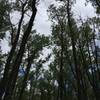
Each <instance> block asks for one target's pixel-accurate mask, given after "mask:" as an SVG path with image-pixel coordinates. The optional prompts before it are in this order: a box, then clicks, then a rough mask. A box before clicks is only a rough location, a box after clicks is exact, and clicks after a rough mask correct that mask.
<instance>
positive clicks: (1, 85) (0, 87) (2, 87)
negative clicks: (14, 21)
mask: <svg viewBox="0 0 100 100" xmlns="http://www.w3.org/2000/svg"><path fill="white" fill-rule="evenodd" d="M25 5H26V2H25V4H23V6H22V15H21V19H20V21H19V25H18V31H17V35H16V37H15V40H14V42H13V45H12V48H11V50H10V53H9V55H8V58H7V61H6V64H5V69H4V75H3V79H2V81H1V83H0V91H2V92H1V95H0V99H1V98H2V96H3V94H4V92H5V90H6V85H7V79H8V76H9V70H10V63H11V61H12V59H13V55H14V53H15V49H16V46H17V43H18V40H19V35H20V30H21V25H22V21H23V18H24V7H25Z"/></svg>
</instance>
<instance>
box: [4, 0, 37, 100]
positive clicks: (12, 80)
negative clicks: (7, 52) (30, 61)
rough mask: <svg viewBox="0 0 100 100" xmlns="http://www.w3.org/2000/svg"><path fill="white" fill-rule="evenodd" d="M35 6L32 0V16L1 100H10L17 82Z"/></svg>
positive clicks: (34, 1) (34, 13)
mask: <svg viewBox="0 0 100 100" xmlns="http://www.w3.org/2000/svg"><path fill="white" fill-rule="evenodd" d="M35 4H36V0H33V2H32V15H31V18H30V21H29V25H28V27H27V29H26V31H25V33H24V35H23V38H22V42H21V45H20V49H19V51H18V54H17V57H16V59H15V62H14V63H13V66H12V68H13V69H12V71H11V74H10V77H9V81H8V84H7V88H6V92H5V96H4V99H3V100H12V98H11V97H12V95H13V91H14V88H15V84H16V81H17V76H18V71H19V67H20V64H21V61H22V57H23V54H24V51H25V45H26V43H27V40H28V37H29V35H30V33H31V29H32V26H33V21H34V19H35V16H36V12H37V9H36V7H35Z"/></svg>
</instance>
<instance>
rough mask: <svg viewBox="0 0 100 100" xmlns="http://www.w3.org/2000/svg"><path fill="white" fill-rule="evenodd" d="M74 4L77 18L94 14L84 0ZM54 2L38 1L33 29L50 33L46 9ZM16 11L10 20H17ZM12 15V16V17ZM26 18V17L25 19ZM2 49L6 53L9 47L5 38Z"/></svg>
mask: <svg viewBox="0 0 100 100" xmlns="http://www.w3.org/2000/svg"><path fill="white" fill-rule="evenodd" d="M76 1H77V2H76V4H75V5H74V7H73V11H74V16H75V17H76V18H78V17H79V16H82V18H83V19H85V18H87V17H93V16H94V15H95V14H94V12H95V10H94V8H93V7H92V6H91V4H88V5H87V6H85V0H76ZM52 3H54V0H40V3H39V5H38V7H37V9H38V12H37V15H36V18H35V24H34V29H36V30H37V32H38V33H41V34H45V35H50V34H51V22H50V20H49V18H48V13H47V9H48V7H49V6H50V4H52ZM17 14H18V12H15V13H14V14H13V15H12V22H13V23H17V22H18V20H19V17H18V16H17ZM13 16H14V17H13ZM26 20H28V18H27V19H26ZM1 45H2V50H3V52H4V53H6V52H7V51H8V50H9V49H10V48H9V47H8V43H7V41H6V39H5V40H3V41H2V42H1Z"/></svg>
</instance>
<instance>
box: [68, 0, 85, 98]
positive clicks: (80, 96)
mask: <svg viewBox="0 0 100 100" xmlns="http://www.w3.org/2000/svg"><path fill="white" fill-rule="evenodd" d="M67 3H68V5H67V14H68V26H69V31H70V35H71V43H72V51H73V58H74V65H75V72H76V78H77V79H76V81H77V88H78V90H77V91H78V100H82V99H83V97H82V93H81V92H82V91H81V89H82V88H81V84H80V73H79V72H80V70H79V66H78V63H77V54H76V47H75V39H74V34H73V33H74V32H73V29H72V24H71V19H70V18H71V16H70V4H69V3H70V1H69V0H68V2H67Z"/></svg>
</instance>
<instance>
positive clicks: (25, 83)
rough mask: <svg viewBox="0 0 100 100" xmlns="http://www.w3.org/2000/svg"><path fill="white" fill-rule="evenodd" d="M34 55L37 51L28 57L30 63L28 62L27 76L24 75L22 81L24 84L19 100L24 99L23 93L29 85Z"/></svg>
mask: <svg viewBox="0 0 100 100" xmlns="http://www.w3.org/2000/svg"><path fill="white" fill-rule="evenodd" d="M28 56H29V55H28ZM34 57H35V51H34V53H33V54H32V55H30V56H29V57H28V64H27V68H26V73H25V76H24V80H23V82H22V86H21V87H22V88H21V91H20V93H19V97H18V100H22V97H23V93H24V90H25V88H26V85H27V79H28V75H29V71H30V68H31V64H32V62H33V59H34Z"/></svg>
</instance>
